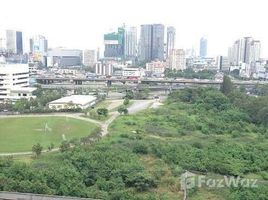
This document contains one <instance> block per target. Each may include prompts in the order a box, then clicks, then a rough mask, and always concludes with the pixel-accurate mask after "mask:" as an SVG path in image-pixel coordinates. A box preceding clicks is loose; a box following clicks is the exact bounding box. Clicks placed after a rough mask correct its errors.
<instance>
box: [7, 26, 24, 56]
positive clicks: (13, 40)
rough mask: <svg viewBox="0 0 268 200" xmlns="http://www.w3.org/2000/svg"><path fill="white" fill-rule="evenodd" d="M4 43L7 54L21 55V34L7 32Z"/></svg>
mask: <svg viewBox="0 0 268 200" xmlns="http://www.w3.org/2000/svg"><path fill="white" fill-rule="evenodd" d="M6 43H7V44H6V48H7V51H8V52H10V53H14V54H23V40H22V32H20V31H14V30H7V31H6Z"/></svg>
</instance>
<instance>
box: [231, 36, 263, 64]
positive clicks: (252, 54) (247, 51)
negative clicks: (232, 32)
mask: <svg viewBox="0 0 268 200" xmlns="http://www.w3.org/2000/svg"><path fill="white" fill-rule="evenodd" d="M260 51H261V43H260V41H258V40H253V38H252V37H244V38H241V39H239V40H236V41H235V42H234V44H233V46H232V47H231V48H230V49H229V55H228V57H229V61H230V64H231V65H240V64H241V63H246V64H251V63H252V62H256V61H259V60H260Z"/></svg>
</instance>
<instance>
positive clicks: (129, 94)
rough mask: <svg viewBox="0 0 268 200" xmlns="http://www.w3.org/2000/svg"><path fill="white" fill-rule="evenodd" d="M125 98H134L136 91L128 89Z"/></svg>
mask: <svg viewBox="0 0 268 200" xmlns="http://www.w3.org/2000/svg"><path fill="white" fill-rule="evenodd" d="M125 98H127V99H133V98H134V93H133V91H132V90H127V91H126V96H125Z"/></svg>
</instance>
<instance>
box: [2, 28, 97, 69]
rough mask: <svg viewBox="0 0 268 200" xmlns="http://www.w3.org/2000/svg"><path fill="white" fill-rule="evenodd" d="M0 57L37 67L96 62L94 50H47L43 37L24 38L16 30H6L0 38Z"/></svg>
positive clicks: (92, 63)
mask: <svg viewBox="0 0 268 200" xmlns="http://www.w3.org/2000/svg"><path fill="white" fill-rule="evenodd" d="M0 56H3V57H5V60H6V62H7V63H24V64H26V63H31V64H34V65H35V66H37V67H74V66H82V65H86V66H94V65H95V63H96V61H97V53H96V51H95V50H84V51H82V50H79V49H67V48H63V47H58V48H48V40H47V39H46V37H45V36H42V35H34V36H32V37H30V38H26V37H25V36H24V34H23V32H21V31H17V30H6V31H5V36H4V37H1V38H0Z"/></svg>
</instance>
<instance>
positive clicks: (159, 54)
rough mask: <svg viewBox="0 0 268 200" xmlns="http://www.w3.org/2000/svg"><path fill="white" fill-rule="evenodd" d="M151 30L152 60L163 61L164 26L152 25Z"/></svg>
mask: <svg viewBox="0 0 268 200" xmlns="http://www.w3.org/2000/svg"><path fill="white" fill-rule="evenodd" d="M152 28H153V30H152V60H164V36H165V26H164V25H163V24H153V26H152Z"/></svg>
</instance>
